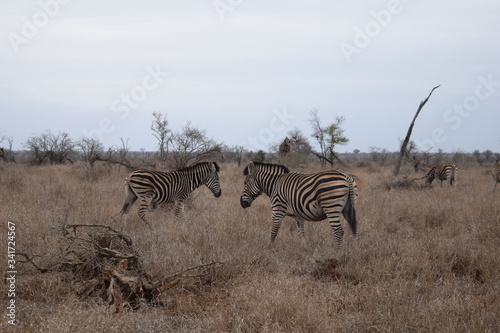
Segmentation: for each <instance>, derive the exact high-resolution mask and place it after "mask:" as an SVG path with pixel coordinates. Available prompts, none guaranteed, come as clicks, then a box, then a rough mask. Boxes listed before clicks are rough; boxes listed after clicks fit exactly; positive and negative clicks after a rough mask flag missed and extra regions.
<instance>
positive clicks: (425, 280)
mask: <svg viewBox="0 0 500 333" xmlns="http://www.w3.org/2000/svg"><path fill="white" fill-rule="evenodd" d="M220 166H221V171H220V180H221V186H222V196H221V197H220V198H214V197H213V195H212V194H211V192H210V191H209V190H208V189H207V188H206V187H202V188H200V189H198V190H197V191H196V192H194V193H193V196H192V197H193V198H192V200H191V201H190V203H189V204H187V205H186V208H185V216H184V218H183V219H181V220H180V221H178V222H176V223H174V222H173V210H172V206H166V207H159V208H158V209H156V210H155V211H152V212H149V219H150V220H151V221H152V224H151V226H150V227H148V226H146V225H145V224H144V223H143V222H142V221H141V220H140V219H139V217H138V216H137V204H135V205H134V206H133V208H132V210H131V213H130V215H129V217H128V219H127V221H126V225H123V223H122V222H121V221H120V220H119V219H117V220H116V221H114V220H113V219H111V217H112V216H114V215H116V214H117V213H118V212H119V211H120V209H121V206H122V204H123V201H124V196H125V192H124V188H123V183H124V179H125V177H126V176H127V174H128V173H129V171H128V170H127V169H125V168H124V167H120V166H116V165H114V166H108V165H106V164H104V163H103V164H98V163H96V165H95V166H94V169H93V170H91V169H89V168H88V166H86V165H85V164H83V163H76V164H74V165H63V166H49V165H47V166H36V167H35V166H27V165H22V164H21V165H20V164H4V165H3V166H2V169H1V170H0V198H1V200H0V221H1V227H0V238H1V240H2V253H5V251H6V247H7V240H6V235H7V221H14V222H15V223H16V248H17V251H18V252H23V253H29V254H30V255H31V258H32V260H33V262H34V263H35V264H37V265H38V266H39V267H45V268H50V267H51V265H53V264H54V262H56V261H57V258H58V253H60V252H61V249H60V247H61V244H62V243H61V236H60V234H59V233H58V230H60V226H61V225H64V224H99V223H104V224H109V225H111V226H112V227H113V228H115V229H118V230H121V231H122V232H123V233H124V234H126V235H128V236H130V237H131V238H132V240H133V246H134V248H135V249H136V250H137V252H138V253H139V255H140V258H141V262H142V268H143V270H144V271H145V272H147V273H148V274H149V275H150V276H152V277H154V278H155V279H158V280H162V279H165V278H167V277H169V276H172V275H173V274H176V273H178V272H182V271H184V270H186V269H188V268H190V267H196V266H200V265H204V264H211V263H216V265H214V266H213V269H211V270H210V271H209V272H208V273H207V274H204V275H199V276H196V275H194V276H191V277H186V278H185V279H182V280H179V281H178V283H177V284H176V285H175V286H172V287H171V288H168V289H165V290H164V291H163V292H162V293H160V294H158V295H157V296H156V301H155V302H154V304H144V305H142V306H140V307H139V308H138V309H136V310H134V311H132V310H127V309H124V310H123V311H120V312H118V313H115V311H114V310H113V308H112V307H111V306H110V305H109V304H108V302H107V301H106V300H105V299H103V298H102V297H92V296H88V297H83V296H82V295H81V294H79V293H78V292H77V290H78V288H79V286H80V284H81V281H79V278H77V277H75V276H74V274H73V273H72V272H71V271H67V270H66V271H65V270H61V269H59V270H48V271H46V272H44V273H42V272H40V271H39V270H38V269H37V268H35V267H34V266H33V265H32V264H31V263H28V262H24V263H23V262H22V261H26V260H24V259H25V258H23V257H22V256H18V257H17V260H18V263H17V267H16V268H17V271H18V273H17V277H16V319H17V320H18V323H17V325H16V326H12V325H8V324H7V319H8V318H7V317H6V316H5V315H3V316H2V322H1V324H0V325H1V329H0V330H1V331H3V332H7V331H12V332H498V331H499V329H498V327H499V324H500V319H499V318H500V306H499V304H500V272H499V267H500V255H499V253H500V252H499V249H500V190H498V189H497V191H496V193H493V192H492V189H493V184H494V183H493V179H492V177H491V168H490V166H488V167H486V166H485V167H480V166H475V167H469V168H467V167H461V166H460V165H459V176H458V177H459V178H458V183H457V186H456V187H455V188H450V186H449V185H448V184H443V187H440V186H439V184H436V183H434V184H433V187H432V188H430V189H421V188H419V187H415V188H409V189H394V188H393V189H391V190H388V189H387V186H386V184H387V182H388V180H389V179H390V174H391V170H392V168H390V167H381V166H379V165H376V164H372V165H369V166H366V167H360V168H355V167H353V168H350V169H349V168H346V169H345V170H344V171H347V172H349V173H352V174H355V175H356V176H357V177H358V179H357V182H358V187H359V189H360V198H359V201H358V207H357V209H358V235H357V236H356V237H353V236H352V234H351V233H350V230H349V229H348V227H347V225H346V224H343V226H344V230H345V236H344V244H343V247H342V249H341V250H338V251H336V250H335V249H334V248H333V243H334V239H333V233H332V232H331V230H330V228H329V226H328V224H327V222H325V221H323V222H309V223H308V222H306V224H305V231H306V245H305V246H304V245H302V243H301V240H300V238H299V236H298V235H297V234H296V233H295V231H294V230H292V228H291V226H292V225H293V224H292V220H291V219H289V218H286V219H285V220H284V221H283V224H282V227H281V230H280V232H279V234H278V237H277V239H276V243H275V246H274V248H273V249H271V250H268V248H267V246H268V243H269V238H270V230H271V223H270V215H271V211H270V203H269V199H268V198H267V197H265V196H262V197H260V198H258V199H257V200H256V201H255V202H254V204H253V205H252V206H251V207H250V208H248V209H246V210H244V209H242V208H241V207H240V204H239V196H240V193H241V191H242V188H243V175H242V169H243V166H242V167H239V168H238V167H237V166H236V165H235V164H224V163H221V164H220ZM292 169H293V168H292ZM319 169H320V168H319V167H318V166H311V167H309V168H308V169H306V170H305V171H316V170H319ZM422 175H423V174H419V175H415V177H417V176H418V177H420V176H422ZM413 176H414V175H411V177H413ZM343 223H344V221H343ZM2 258H4V259H3V262H1V263H0V264H1V265H2V269H4V268H5V267H6V266H7V259H6V255H3V256H2ZM5 271H6V269H4V272H5ZM1 285H2V289H1V291H0V293H1V294H0V303H1V304H2V313H4V314H5V313H6V307H7V302H8V299H7V283H6V282H5V279H4V281H3V283H2V284H1Z"/></svg>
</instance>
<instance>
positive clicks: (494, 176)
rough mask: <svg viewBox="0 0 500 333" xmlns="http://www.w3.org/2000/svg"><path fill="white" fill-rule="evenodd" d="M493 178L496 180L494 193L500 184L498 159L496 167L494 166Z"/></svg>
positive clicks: (499, 162) (499, 163)
mask: <svg viewBox="0 0 500 333" xmlns="http://www.w3.org/2000/svg"><path fill="white" fill-rule="evenodd" d="M493 178H495V187H493V191H495V189H496V188H497V184H498V183H500V160H499V159H497V160H496V162H495V166H493Z"/></svg>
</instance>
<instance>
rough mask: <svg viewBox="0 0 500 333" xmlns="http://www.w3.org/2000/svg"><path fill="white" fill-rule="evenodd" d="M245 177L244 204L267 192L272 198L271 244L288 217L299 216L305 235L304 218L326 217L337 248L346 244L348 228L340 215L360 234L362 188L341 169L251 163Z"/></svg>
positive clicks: (242, 200) (300, 231)
mask: <svg viewBox="0 0 500 333" xmlns="http://www.w3.org/2000/svg"><path fill="white" fill-rule="evenodd" d="M243 174H244V175H245V176H246V177H245V182H244V188H243V194H242V195H241V198H240V204H241V206H242V207H243V208H247V207H250V205H251V204H252V202H253V200H255V198H257V197H258V196H259V195H261V194H262V192H264V193H265V194H267V195H268V196H269V198H270V199H271V205H272V222H273V226H272V230H271V243H270V245H269V246H271V245H272V244H273V242H274V240H275V238H276V235H277V234H278V230H279V228H280V224H281V220H282V219H283V218H284V217H285V216H292V217H294V218H295V219H296V223H297V227H298V232H299V234H300V235H301V236H304V220H307V221H321V220H323V219H325V218H327V219H328V222H329V224H330V226H331V228H332V230H333V233H334V236H335V239H336V244H335V245H336V247H337V248H339V247H340V246H341V244H342V238H343V234H344V231H343V230H342V226H341V225H340V214H341V213H342V215H343V216H344V218H345V219H346V220H347V222H348V223H349V226H350V227H351V230H352V232H353V234H356V208H355V203H356V198H357V195H358V189H357V186H356V182H355V181H354V179H353V178H352V177H351V176H349V175H346V174H344V173H342V172H339V171H333V170H332V171H324V172H318V173H313V174H300V173H290V172H289V170H288V168H287V167H285V166H283V165H277V164H266V163H258V162H250V163H249V164H248V165H247V167H246V168H245V170H244V171H243Z"/></svg>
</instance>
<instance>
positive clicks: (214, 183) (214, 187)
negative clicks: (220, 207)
mask: <svg viewBox="0 0 500 333" xmlns="http://www.w3.org/2000/svg"><path fill="white" fill-rule="evenodd" d="M205 185H206V186H207V187H208V188H209V189H210V191H212V193H213V195H214V197H216V198H218V197H220V195H221V194H222V190H221V188H220V182H219V166H218V165H217V163H216V162H210V173H209V174H208V176H207V178H205Z"/></svg>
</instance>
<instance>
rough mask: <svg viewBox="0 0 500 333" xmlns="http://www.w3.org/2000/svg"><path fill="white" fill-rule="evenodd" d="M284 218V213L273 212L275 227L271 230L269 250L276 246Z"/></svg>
mask: <svg viewBox="0 0 500 333" xmlns="http://www.w3.org/2000/svg"><path fill="white" fill-rule="evenodd" d="M284 217H285V214H284V212H281V211H274V210H273V216H272V221H273V227H272V229H271V242H270V243H269V248H271V247H272V245H273V244H274V240H275V239H276V236H277V235H278V231H279V230H280V226H281V221H282V220H283V218H284Z"/></svg>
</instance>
